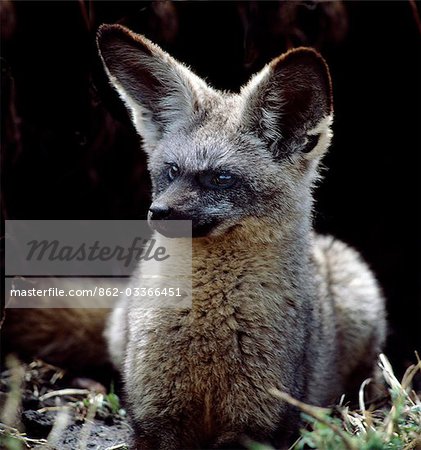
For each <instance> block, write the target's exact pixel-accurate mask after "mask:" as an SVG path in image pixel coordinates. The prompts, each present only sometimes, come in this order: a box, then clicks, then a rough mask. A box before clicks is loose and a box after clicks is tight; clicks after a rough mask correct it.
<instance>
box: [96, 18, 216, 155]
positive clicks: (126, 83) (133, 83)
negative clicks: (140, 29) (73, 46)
mask: <svg viewBox="0 0 421 450" xmlns="http://www.w3.org/2000/svg"><path fill="white" fill-rule="evenodd" d="M97 44H98V49H99V52H100V54H101V57H102V60H103V62H104V66H105V69H106V71H107V74H108V76H109V79H110V81H111V83H112V84H113V86H114V87H115V89H116V90H117V91H118V93H119V94H120V97H121V98H122V99H123V101H124V103H125V104H126V106H127V108H128V109H129V111H130V113H131V116H132V120H133V123H134V125H135V127H136V130H137V132H138V133H139V134H140V135H141V136H142V138H143V141H144V146H145V150H146V151H149V152H150V151H152V150H153V148H154V147H155V145H156V143H157V142H158V141H159V140H160V139H161V138H162V136H163V135H164V134H165V133H169V132H171V131H174V130H176V129H178V128H180V127H181V126H183V124H185V123H186V122H188V121H189V119H191V116H192V115H193V114H194V113H195V112H197V110H198V109H199V108H200V95H199V92H200V91H201V90H203V89H208V87H207V85H206V83H205V82H204V81H203V80H201V79H200V78H199V77H197V76H196V75H194V74H193V73H192V72H191V71H190V70H189V69H187V68H186V67H184V66H183V65H182V64H180V63H178V62H177V61H176V60H175V59H174V58H172V57H171V56H169V55H168V54H167V53H165V52H164V51H163V50H162V49H161V48H159V47H158V46H157V45H155V44H153V43H152V42H150V41H149V40H148V39H146V38H145V37H143V36H140V35H138V34H135V33H133V32H132V31H130V30H129V29H127V28H125V27H123V26H121V25H102V26H101V27H100V28H99V30H98V33H97Z"/></svg>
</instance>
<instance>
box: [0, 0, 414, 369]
mask: <svg viewBox="0 0 421 450" xmlns="http://www.w3.org/2000/svg"><path fill="white" fill-rule="evenodd" d="M417 6H419V5H416V4H415V2H409V1H399V2H391V1H386V2H380V1H375V2H367V1H364V2H356V1H353V2H347V3H340V2H334V3H329V2H323V3H317V2H310V1H307V2H278V1H276V2H174V3H172V2H139V1H129V2H122V1H120V2H117V1H106V2H100V1H95V2H92V1H90V2H89V1H71V2H64V1H60V2H59V1H56V2H39V1H31V2H24V1H18V2H11V1H8V0H2V1H1V3H0V7H1V32H2V49H1V57H2V65H1V67H2V68H1V70H2V80H1V83H2V84H1V88H2V104H1V106H2V153H1V156H2V213H3V218H6V219H138V218H144V217H145V213H146V210H147V208H148V202H149V179H148V175H147V172H146V169H145V158H144V155H143V153H142V152H141V150H140V145H139V139H138V138H137V136H136V134H135V132H134V129H133V128H132V126H131V124H130V122H129V119H128V116H127V113H126V111H125V110H124V108H123V106H122V104H121V103H120V101H119V99H118V97H117V95H116V94H115V92H114V91H113V90H112V89H111V88H110V87H109V86H108V83H107V80H106V78H105V76H104V73H103V72H102V67H101V64H100V62H99V59H98V56H97V53H96V48H95V31H96V29H97V27H98V26H99V25H100V24H101V23H104V22H105V23H115V22H119V23H122V24H125V25H127V26H129V27H130V28H132V29H133V30H135V31H137V32H140V33H143V34H145V35H146V36H147V37H149V38H150V39H152V40H154V41H155V42H157V43H158V44H160V45H161V46H162V47H163V48H164V49H166V50H167V51H169V52H170V53H171V54H172V55H174V56H175V57H176V58H178V59H180V60H182V61H183V62H185V63H187V64H188V65H189V66H190V67H191V68H192V69H193V70H194V71H196V72H197V73H198V74H199V75H200V76H203V77H205V78H206V79H207V81H208V82H210V83H211V84H212V85H213V86H214V87H217V88H221V89H231V90H237V89H238V88H239V87H240V85H241V83H243V82H245V81H246V80H247V79H248V78H249V76H250V75H251V74H252V73H254V72H256V71H258V70H259V69H260V68H261V67H262V66H263V65H264V64H265V63H266V62H268V61H269V60H270V59H271V58H272V57H274V56H277V55H278V54H280V53H282V52H283V51H285V50H286V49H288V48H291V47H294V46H299V45H311V46H314V47H316V48H318V49H319V50H320V51H321V52H322V54H323V55H324V56H325V58H326V59H327V62H328V64H329V66H330V68H331V72H332V78H333V85H334V94H335V123H334V133H335V137H334V141H333V145H332V147H331V149H330V152H329V154H328V156H327V157H326V158H325V165H326V167H328V170H326V172H325V180H324V183H323V184H322V186H321V187H320V188H319V189H318V192H317V199H318V204H317V211H318V212H317V214H316V218H315V222H316V228H317V229H318V230H319V231H321V232H323V233H332V234H334V235H335V236H337V237H339V238H340V239H342V240H344V241H345V242H347V243H349V244H351V245H352V246H354V247H355V248H357V249H358V250H359V251H360V252H361V253H362V254H363V256H364V257H365V259H366V260H367V261H368V263H369V264H370V265H371V267H372V268H373V270H374V271H375V273H376V274H377V276H378V279H379V280H380V283H381V285H382V287H383V290H384V292H385V295H386V297H387V304H388V314H389V323H390V336H389V339H388V347H387V351H386V353H387V355H388V356H389V357H390V358H391V360H392V363H393V364H394V365H395V367H396V369H397V372H398V373H399V374H401V373H402V371H403V370H404V368H405V367H406V366H407V365H408V364H409V363H410V362H411V361H412V362H413V361H414V360H415V357H414V350H416V349H418V350H421V345H420V336H421V306H420V300H421V277H420V274H421V271H420V269H421V245H420V232H421V223H420V222H421V221H420V206H421V182H420V169H421V160H420V153H421V139H420V125H421V83H420V81H421V70H420V69H421V64H420V59H421V48H420V22H419V19H418V22H417V17H419V11H418V12H417Z"/></svg>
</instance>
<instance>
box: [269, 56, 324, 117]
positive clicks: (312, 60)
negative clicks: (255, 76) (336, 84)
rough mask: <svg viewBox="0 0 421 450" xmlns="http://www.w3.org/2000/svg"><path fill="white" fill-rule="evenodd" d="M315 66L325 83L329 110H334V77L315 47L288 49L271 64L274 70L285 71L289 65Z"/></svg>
mask: <svg viewBox="0 0 421 450" xmlns="http://www.w3.org/2000/svg"><path fill="white" fill-rule="evenodd" d="M300 64H301V65H303V66H306V67H313V69H314V71H315V73H318V74H319V75H320V79H321V81H322V83H323V84H324V86H323V87H324V90H325V92H326V94H327V98H328V102H329V103H328V108H329V112H330V113H332V112H333V88H332V78H331V76H330V71H329V67H328V65H327V63H326V60H325V59H324V58H323V56H322V55H321V54H320V53H319V52H318V51H317V50H315V49H314V48H311V47H296V48H293V49H291V50H288V51H287V52H286V53H283V54H282V55H280V56H278V57H277V58H275V59H273V60H272V61H271V62H270V63H269V66H270V68H271V69H272V71H274V72H278V71H283V70H285V69H286V68H287V67H288V66H299V65H300Z"/></svg>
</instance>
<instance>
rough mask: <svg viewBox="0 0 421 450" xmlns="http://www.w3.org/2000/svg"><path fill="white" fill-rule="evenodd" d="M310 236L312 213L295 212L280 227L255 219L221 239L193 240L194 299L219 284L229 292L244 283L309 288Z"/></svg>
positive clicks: (221, 289) (281, 287) (212, 289)
mask: <svg viewBox="0 0 421 450" xmlns="http://www.w3.org/2000/svg"><path fill="white" fill-rule="evenodd" d="M253 225H256V226H253ZM310 239H311V221H310V217H309V215H308V216H301V217H299V215H297V220H296V221H293V220H290V221H289V222H288V223H287V224H284V225H282V224H278V226H274V225H273V224H272V226H270V227H269V226H263V227H262V226H261V225H260V226H257V222H255V224H250V226H249V227H246V228H245V229H237V230H234V231H233V232H231V233H227V234H226V235H224V236H223V237H220V238H217V239H204V240H203V239H199V240H195V239H194V240H193V248H192V251H193V252H192V261H193V264H192V272H193V299H195V298H196V299H199V300H200V299H201V298H202V294H203V296H204V297H205V296H206V294H205V293H206V292H210V291H212V292H213V291H217V290H218V289H219V290H220V291H221V292H223V293H227V292H230V291H232V290H235V289H236V286H237V287H238V286H239V285H240V284H241V283H248V284H249V285H250V287H252V285H253V283H256V284H260V286H263V287H264V286H265V285H270V286H272V287H273V284H274V283H277V289H289V288H290V287H294V286H295V287H294V289H296V286H297V285H298V286H299V288H298V289H301V290H304V291H305V290H309V289H311V288H310V286H308V283H309V280H311V279H312V277H311V276H309V274H310V273H311V267H310V263H309V258H310V257H309V255H310ZM259 289H260V288H259ZM202 291H203V292H202Z"/></svg>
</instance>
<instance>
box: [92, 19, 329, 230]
mask: <svg viewBox="0 0 421 450" xmlns="http://www.w3.org/2000/svg"><path fill="white" fill-rule="evenodd" d="M98 46H99V49H100V53H101V56H102V59H103V62H104V65H105V68H106V70H107V73H108V75H109V78H110V80H111V82H112V84H113V85H114V87H115V89H116V90H117V91H118V93H119V94H120V96H121V98H122V99H123V101H124V102H125V104H126V106H127V108H128V109H129V111H130V113H131V117H132V120H133V123H134V126H135V127H136V130H137V131H138V133H139V134H140V136H141V137H142V138H143V143H144V149H145V151H146V152H147V155H148V164H149V170H150V173H151V178H152V183H153V203H152V205H151V207H150V210H149V219H150V220H152V221H153V222H154V223H155V224H157V223H158V224H159V222H155V221H159V220H162V219H166V220H171V219H184V220H191V221H192V223H193V236H196V237H200V236H218V235H221V234H224V233H228V232H229V231H230V230H232V229H234V228H235V229H236V228H239V227H240V228H241V227H247V226H248V227H249V228H250V223H253V224H257V225H259V223H260V225H262V224H263V223H265V224H267V223H268V222H269V223H273V222H275V223H277V224H280V223H284V224H285V223H290V224H291V226H292V222H294V220H293V219H294V218H295V217H296V218H298V217H300V215H301V214H307V215H310V211H311V202H312V201H311V187H312V184H313V182H314V179H315V178H316V176H317V164H318V162H319V160H320V158H321V156H322V154H323V153H324V152H325V150H326V149H327V147H328V145H329V142H330V139H331V132H330V124H331V121H332V92H331V83H330V77H329V71H328V68H327V66H326V63H325V62H324V60H323V58H322V57H321V56H320V55H319V54H318V53H317V52H316V51H314V50H312V49H308V48H298V49H294V50H292V51H289V52H288V53H285V54H284V55H281V56H279V57H278V58H276V59H274V60H273V61H272V62H271V63H270V64H268V65H267V66H265V67H264V68H263V69H262V70H261V71H260V72H259V73H258V74H256V75H255V76H254V77H253V78H252V79H251V80H250V82H249V83H248V84H246V85H245V86H244V87H243V88H242V89H241V91H240V93H235V94H232V93H225V92H220V91H217V90H215V89H213V88H211V87H210V86H208V84H207V83H206V82H205V81H203V80H202V79H200V78H199V77H197V76H196V75H195V74H193V73H192V72H191V71H190V70H189V69H187V68H186V67H185V66H184V65H182V64H180V63H179V62H177V61H176V60H175V59H173V58H172V57H171V56H169V55H168V54H167V53H165V52H164V51H163V50H162V49H160V48H159V47H158V46H156V45H155V44H153V43H152V42H150V41H149V40H147V39H146V38H144V37H143V36H140V35H137V34H135V33H133V32H131V31H130V30H128V29H126V28H125V27H123V26H120V25H103V26H102V27H101V28H100V30H99V32H98ZM297 223H298V222H297ZM158 228H159V226H158Z"/></svg>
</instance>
